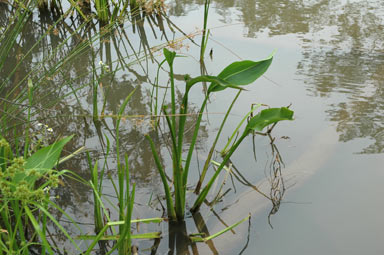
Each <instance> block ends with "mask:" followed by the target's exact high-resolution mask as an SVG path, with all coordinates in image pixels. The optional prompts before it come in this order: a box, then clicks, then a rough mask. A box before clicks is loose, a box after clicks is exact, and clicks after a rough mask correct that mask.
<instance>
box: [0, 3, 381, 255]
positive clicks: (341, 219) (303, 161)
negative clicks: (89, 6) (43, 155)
mask: <svg viewBox="0 0 384 255" xmlns="http://www.w3.org/2000/svg"><path fill="white" fill-rule="evenodd" d="M0 4H1V3H0ZM1 5H2V4H1ZM167 13H168V17H163V18H159V19H158V20H152V19H146V20H145V22H142V23H139V24H136V25H132V24H124V25H123V26H121V27H118V28H116V29H114V30H113V32H112V33H106V34H105V36H103V37H100V38H99V37H97V36H96V37H95V35H96V34H97V31H99V30H100V27H99V25H98V24H97V23H95V24H93V25H91V26H82V23H81V21H79V20H74V21H73V20H71V19H70V18H67V19H66V20H65V21H64V22H60V23H58V24H55V19H54V17H50V16H45V17H44V16H39V14H37V13H35V14H34V15H33V18H32V19H31V20H30V22H28V25H27V27H26V28H25V29H24V30H23V33H22V37H21V38H20V40H19V42H18V44H17V45H16V47H14V48H13V49H12V50H11V52H10V54H9V59H8V61H9V65H7V66H6V67H5V68H3V69H1V70H0V79H1V81H2V82H5V83H6V84H7V87H6V88H7V91H2V92H1V93H2V94H3V93H8V92H9V93H11V95H14V96H15V97H16V96H17V94H18V93H20V92H21V90H22V88H23V87H22V86H21V87H20V91H17V90H12V88H13V87H15V84H19V83H20V84H22V83H23V82H24V83H25V81H23V80H22V79H23V78H24V77H25V76H26V75H27V74H30V73H34V74H35V75H34V77H35V78H36V79H39V80H41V81H42V82H41V84H42V85H41V88H40V89H39V90H38V91H36V93H37V94H36V96H37V98H39V100H38V101H39V102H38V103H36V108H35V115H34V116H33V121H34V123H35V124H37V123H38V122H41V123H44V124H47V125H48V126H49V127H51V128H52V129H53V135H52V136H51V137H50V139H51V141H53V140H54V139H55V138H57V137H59V136H64V135H71V134H75V137H74V138H73V139H72V140H71V142H70V143H69V145H68V146H67V147H66V153H70V152H73V151H75V150H76V149H78V148H79V147H82V146H85V147H86V148H88V149H89V151H90V152H91V156H92V158H93V159H95V160H96V159H100V162H99V164H100V165H101V164H102V163H104V162H106V163H107V164H108V167H109V169H110V174H111V176H112V178H113V179H117V176H116V172H114V169H116V148H115V143H114V141H115V140H114V139H115V136H114V135H115V134H114V130H115V128H116V127H115V121H114V118H113V115H116V113H117V112H118V110H119V107H120V105H121V104H122V102H123V101H124V99H125V98H126V96H127V95H128V94H129V93H130V92H132V91H133V90H134V89H135V88H136V91H135V94H134V96H133V97H132V100H130V101H129V103H128V107H127V109H126V111H125V113H126V115H127V116H125V118H124V121H123V123H122V127H121V131H120V137H121V141H120V143H121V149H120V150H121V152H122V153H124V154H125V153H126V154H127V155H128V158H129V164H130V169H131V182H132V183H133V182H134V183H136V185H137V191H136V193H137V196H136V200H135V207H134V215H133V218H148V217H161V216H164V212H163V209H162V205H165V200H163V193H164V192H163V187H162V183H161V180H160V176H159V174H158V172H157V169H156V165H155V162H154V160H153V156H152V152H151V150H150V147H149V145H148V142H147V141H146V140H145V138H144V135H145V134H148V133H150V135H151V136H152V139H154V141H155V143H156V147H157V148H156V149H157V150H158V151H160V152H161V155H162V158H161V161H162V163H163V164H164V165H168V166H170V165H171V164H172V160H171V157H170V155H169V146H168V145H169V143H170V141H169V133H167V132H168V131H167V129H166V128H164V127H165V126H164V125H160V131H159V132H154V131H153V128H152V125H153V118H151V115H153V111H152V109H153V108H152V106H151V97H150V95H151V91H152V88H153V85H154V84H156V82H158V83H159V84H160V85H162V86H167V81H168V73H167V72H166V71H164V70H163V72H162V73H161V74H160V76H159V77H158V80H157V67H158V63H159V62H161V61H162V60H163V58H164V56H162V53H161V52H162V51H161V50H160V49H161V47H163V46H164V45H167V44H168V46H169V47H171V48H172V49H174V50H176V51H177V52H178V53H179V54H184V55H186V56H187V57H186V58H177V59H176V64H175V73H176V74H177V75H176V79H177V85H178V86H180V88H183V77H184V75H185V74H190V75H191V76H197V75H200V74H201V65H200V62H199V53H200V48H199V44H200V40H201V36H200V35H201V29H202V24H203V13H204V1H168V3H167ZM10 15H12V11H11V10H10V9H9V8H7V7H6V6H5V5H2V6H0V19H1V24H5V22H6V21H7V20H8V18H9V16H10ZM168 18H169V19H168ZM3 26H4V25H2V26H0V27H3ZM51 26H54V27H55V28H54V29H51V30H50V32H49V33H48V35H47V36H45V37H44V38H43V39H42V40H40V37H41V36H42V35H43V34H44V33H45V32H46V31H47V30H49V29H50V28H51ZM208 28H209V29H210V36H209V41H208V45H207V53H206V57H205V68H206V70H207V73H208V74H218V73H219V72H220V71H221V70H222V69H223V68H224V67H225V66H227V65H228V64H230V63H232V62H233V61H238V60H242V59H250V60H260V59H264V58H266V57H267V56H269V55H270V54H271V53H272V52H273V51H274V50H276V53H275V56H274V60H273V63H272V65H271V67H270V68H269V70H268V71H267V72H266V74H265V75H264V76H263V77H261V78H260V79H259V80H257V81H256V82H255V83H254V84H253V85H251V86H248V87H247V90H248V91H245V92H242V94H241V96H240V98H239V100H238V101H237V103H236V104H235V107H234V109H233V111H232V113H231V115H230V120H229V122H228V124H227V125H226V126H225V129H224V133H223V135H222V137H221V140H220V141H219V143H218V146H217V149H219V150H220V149H222V148H223V147H224V146H225V144H226V141H227V138H228V137H230V135H231V134H232V132H233V130H234V129H235V128H236V126H237V125H238V123H239V122H240V121H241V119H242V117H243V116H244V115H245V114H246V113H247V112H248V111H249V110H250V109H251V105H252V104H254V103H262V104H266V105H269V106H271V107H280V106H287V105H290V104H291V109H293V110H294V111H295V120H294V121H292V122H282V123H279V125H277V127H276V128H275V129H274V131H273V137H275V141H274V144H275V146H276V148H274V149H273V148H272V147H271V144H270V140H269V139H268V137H262V136H256V137H255V139H253V138H252V137H248V138H247V140H246V141H244V142H243V143H242V144H241V146H240V147H239V149H238V151H237V152H236V153H235V154H234V155H233V156H232V158H231V163H232V166H233V168H234V169H236V171H238V174H237V175H236V176H237V178H235V177H231V176H230V175H228V174H227V173H223V174H222V175H221V177H220V180H219V181H218V182H217V184H216V188H215V189H214V190H213V191H212V192H211V193H210V194H211V195H210V196H208V200H209V201H211V200H212V199H213V198H214V195H213V194H216V192H218V191H219V189H220V186H221V183H222V182H223V181H224V180H225V182H226V184H225V185H224V186H223V189H222V192H225V191H228V192H227V193H226V194H225V196H223V197H222V198H221V199H220V202H218V203H216V204H214V205H213V206H212V207H209V206H207V205H204V206H203V207H202V209H201V211H200V213H199V214H196V215H193V216H192V215H190V214H189V213H187V217H186V219H185V222H182V223H178V224H168V223H161V224H155V225H144V224H142V225H140V226H134V229H133V230H134V231H133V232H134V233H144V232H151V231H162V233H163V235H162V236H163V237H162V238H161V239H160V240H155V241H153V240H150V241H148V240H145V241H143V240H134V241H133V242H134V244H135V245H137V246H138V247H139V254H271V255H272V254H348V255H352V254H372V255H373V254H384V246H383V244H382V240H383V239H384V220H383V218H382V215H381V213H382V211H383V210H384V199H383V196H382V193H383V191H384V188H383V187H384V186H383V185H382V181H383V180H384V172H383V168H382V166H383V165H382V164H383V163H384V158H383V154H382V153H383V152H384V33H383V28H384V2H382V1H378V0H377V1H374V0H371V1H357V0H356V1H342V0H324V1H305V0H296V1H295V0H290V1H288V0H279V1H256V0H237V1H212V3H211V7H210V12H209V19H208ZM0 29H1V28H0ZM0 31H1V30H0ZM86 40H93V42H92V47H90V46H89V45H88V46H84V47H81V45H82V42H84V41H86ZM34 45H36V46H35V47H34ZM211 50H212V53H213V54H212V58H210V57H209V56H208V52H209V51H211ZM29 51H32V54H28V52H29ZM74 52H75V53H76V54H74V55H72V54H73V53H74ZM23 56H27V57H26V59H24V60H23V61H22V62H21V63H22V64H21V66H19V68H18V69H17V71H16V72H15V73H13V74H12V75H10V73H11V72H12V70H13V67H14V66H15V65H16V64H17V63H18V62H19V61H20V59H21V58H23ZM62 59H66V60H65V61H64V63H63V62H62V61H61V60H62ZM42 61H43V63H44V64H43V65H40V64H39V63H40V62H42ZM59 66H60V68H58V67H59ZM107 69H109V70H107ZM47 70H48V71H47ZM58 70H59V71H58ZM109 71H111V72H109ZM95 72H96V77H98V80H97V83H98V87H99V93H98V101H97V102H98V103H97V105H98V109H99V113H100V112H101V111H102V110H103V115H104V118H100V120H99V121H96V122H94V121H93V120H92V112H93V106H92V101H93V98H92V91H93V85H92V84H94V83H95ZM73 91H76V96H74V95H73ZM164 93H165V91H164V89H162V90H161V91H160V94H159V98H160V97H161V96H162V95H163V94H164ZM203 93H204V87H199V88H195V90H194V91H193V92H192V94H191V96H190V101H191V105H190V109H192V111H193V112H198V110H199V106H200V104H201V101H202V100H203V97H202V95H203ZM235 94H236V92H227V91H225V92H223V93H218V94H217V95H215V96H214V97H212V98H211V100H210V102H209V104H208V107H207V110H206V111H207V114H206V115H205V116H204V118H203V123H202V125H201V129H200V137H199V141H198V144H197V149H196V155H195V156H194V159H193V162H192V168H191V169H193V170H191V173H190V175H191V179H190V180H191V181H190V183H189V184H190V185H191V187H193V186H194V184H195V183H196V181H197V179H198V176H199V171H200V170H201V168H202V164H204V159H205V158H206V155H207V154H208V152H209V149H210V146H211V144H212V142H213V140H214V137H215V134H216V131H217V130H218V128H219V125H220V121H221V119H222V118H223V116H224V114H225V111H226V109H227V107H228V106H229V103H230V102H231V101H232V99H233V98H234V96H235ZM177 96H178V100H179V101H181V93H179V94H178V95H177ZM58 98H62V100H57V99H58ZM152 117H153V116H152ZM18 118H21V119H22V118H23V113H22V112H21V113H18V114H15V116H14V120H13V121H14V124H15V125H16V127H18V126H17V123H18ZM195 121H196V116H194V115H192V116H191V117H190V118H188V120H187V122H188V123H187V125H189V126H192V125H193V124H194V123H195ZM16 132H21V130H17V129H16ZM192 132H193V130H189V131H188V132H187V134H186V142H187V144H188V143H190V140H191V136H192ZM107 138H108V139H109V140H110V141H111V145H112V148H111V153H110V155H109V157H108V158H107V159H106V160H105V161H104V156H103V155H104V154H105V153H106V144H107ZM276 149H278V152H277V151H276ZM278 153H279V155H280V156H281V159H282V162H281V160H278V161H276V158H277V157H278V156H279V155H278ZM255 155H256V157H255ZM221 160H222V158H221V157H220V155H219V153H217V155H216V156H215V161H218V162H221ZM63 167H64V168H66V169H69V170H72V171H74V172H76V173H77V174H79V175H80V176H81V177H83V178H85V179H86V180H89V179H90V173H89V169H88V163H87V159H86V157H85V155H79V156H77V157H75V158H73V159H71V160H70V161H67V162H66V163H65V164H64V166H63ZM168 170H169V171H171V168H169V169H168ZM210 171H211V174H212V172H213V171H212V169H210ZM233 171H235V170H233ZM236 171H235V172H236ZM239 173H240V174H241V175H240V174H239ZM191 189H192V188H191ZM256 189H257V190H258V191H257V190H256ZM103 192H104V193H105V194H106V197H108V199H110V200H111V201H112V202H111V203H112V204H113V203H117V200H116V198H115V197H113V194H114V191H113V187H112V184H111V182H110V180H108V179H106V180H105V181H104V188H103ZM52 196H53V197H57V198H56V201H55V202H56V203H57V204H58V205H60V206H61V207H62V208H63V209H64V210H65V211H66V212H67V213H69V214H70V215H72V216H73V217H74V218H75V219H77V220H78V221H79V223H81V226H82V228H83V231H84V232H86V233H92V231H93V225H92V224H93V220H92V219H93V218H92V215H93V206H92V204H93V195H92V191H91V190H90V189H89V188H88V187H86V186H84V185H81V184H79V183H77V182H75V181H73V180H71V179H68V180H66V181H65V186H64V187H60V188H58V189H56V190H54V191H53V193H52ZM265 196H267V197H268V198H266V197H265ZM194 198H195V195H194V194H193V193H192V191H191V192H190V194H188V195H187V204H188V205H189V206H192V203H193V201H194ZM161 204H162V205H161ZM249 213H251V215H252V217H251V220H250V221H249V222H248V221H246V222H244V223H242V224H241V225H239V226H238V227H237V228H235V229H234V231H233V232H231V231H229V232H227V233H225V234H224V235H222V236H220V237H218V238H216V239H214V240H213V241H210V242H207V243H191V242H190V241H189V239H188V234H192V233H197V232H206V233H207V232H209V233H210V234H213V233H215V232H217V231H220V230H221V229H223V228H225V226H226V225H231V224H233V223H235V222H237V221H239V220H240V219H242V218H244V217H246V216H247V215H248V214H249ZM116 215H117V214H116V213H115V212H114V211H113V210H112V209H111V216H112V218H113V217H116ZM57 217H58V219H59V220H60V219H61V217H62V219H63V221H62V222H61V223H62V224H63V226H65V227H67V228H68V230H69V232H70V234H73V235H77V234H78V232H77V229H75V228H73V227H72V226H71V224H70V223H66V222H65V220H64V216H62V215H60V214H59V215H58V216H57ZM52 228H54V227H52ZM57 238H58V240H60V241H62V242H63V243H64V244H65V245H68V247H69V244H66V242H65V239H66V238H65V237H64V236H58V237H57Z"/></svg>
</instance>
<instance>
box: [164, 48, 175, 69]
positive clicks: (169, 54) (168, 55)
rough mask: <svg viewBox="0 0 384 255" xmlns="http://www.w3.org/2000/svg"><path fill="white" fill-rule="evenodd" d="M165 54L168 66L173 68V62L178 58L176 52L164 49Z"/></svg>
mask: <svg viewBox="0 0 384 255" xmlns="http://www.w3.org/2000/svg"><path fill="white" fill-rule="evenodd" d="M163 53H164V57H165V59H166V60H167V62H168V65H169V66H172V65H173V60H174V59H175V57H176V52H174V51H170V50H168V49H167V48H164V49H163Z"/></svg>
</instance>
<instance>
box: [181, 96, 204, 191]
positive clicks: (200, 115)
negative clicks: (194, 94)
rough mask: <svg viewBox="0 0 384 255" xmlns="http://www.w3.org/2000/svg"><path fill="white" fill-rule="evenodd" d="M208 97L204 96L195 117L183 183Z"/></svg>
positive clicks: (185, 181)
mask: <svg viewBox="0 0 384 255" xmlns="http://www.w3.org/2000/svg"><path fill="white" fill-rule="evenodd" d="M208 98H209V94H208V95H206V96H205V99H204V102H203V104H202V105H201V108H200V112H199V116H198V118H197V121H196V125H195V130H194V131H193V136H192V141H191V145H190V146H189V151H188V155H187V159H186V161H185V166H184V172H183V183H185V185H187V180H188V172H189V165H190V164H191V159H192V154H193V150H194V148H195V144H196V140H197V135H198V133H199V129H200V122H201V119H202V117H203V112H204V109H205V105H206V104H207V101H208Z"/></svg>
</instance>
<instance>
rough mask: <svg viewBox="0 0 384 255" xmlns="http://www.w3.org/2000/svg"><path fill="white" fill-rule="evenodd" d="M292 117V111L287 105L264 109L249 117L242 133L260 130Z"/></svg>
mask: <svg viewBox="0 0 384 255" xmlns="http://www.w3.org/2000/svg"><path fill="white" fill-rule="evenodd" d="M292 119H293V111H291V110H289V109H288V108H287V107H281V108H270V109H265V110H262V111H261V112H260V113H258V114H257V115H256V116H254V117H252V118H251V119H250V121H249V122H248V125H247V126H246V128H245V130H244V133H250V132H252V131H262V130H263V129H264V128H265V127H266V126H269V125H271V124H274V123H277V122H279V121H282V120H292Z"/></svg>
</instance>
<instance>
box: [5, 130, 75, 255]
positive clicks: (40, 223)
mask: <svg viewBox="0 0 384 255" xmlns="http://www.w3.org/2000/svg"><path fill="white" fill-rule="evenodd" d="M71 138H72V137H66V138H63V139H61V140H59V141H56V142H55V143H53V144H51V145H49V146H47V147H43V148H41V149H39V150H38V151H36V152H35V153H33V154H32V155H31V156H29V157H26V158H24V157H17V156H14V154H13V152H12V148H11V146H10V144H9V143H8V142H7V141H6V140H5V139H4V138H3V137H1V136H0V201H1V204H0V229H1V233H0V254H29V249H30V248H32V247H35V248H38V249H40V250H41V254H45V253H46V252H48V253H49V254H53V253H54V251H53V250H54V249H56V248H53V246H52V245H51V244H50V243H49V241H48V239H47V232H46V231H47V225H48V222H52V223H53V224H55V225H56V226H57V227H58V228H59V229H60V231H62V233H63V234H64V235H65V236H66V238H68V240H69V241H70V242H72V244H73V245H74V247H75V248H76V249H77V250H78V251H80V248H79V247H78V246H77V244H76V242H74V240H73V238H72V237H71V236H70V235H69V234H68V233H67V231H66V230H65V229H64V228H63V226H62V225H61V224H60V223H59V222H58V221H57V220H56V219H55V217H54V216H53V215H52V214H51V213H50V212H49V209H50V208H54V209H56V210H59V211H61V209H60V208H59V207H58V206H57V205H56V204H55V203H54V202H53V201H52V200H51V198H50V192H49V190H50V189H51V188H55V187H57V186H58V184H59V183H60V182H61V181H60V177H61V176H64V175H67V174H68V173H69V171H67V170H62V171H57V170H54V169H53V168H54V167H55V166H56V164H57V162H58V161H59V157H60V154H61V151H62V149H63V147H64V145H65V144H66V143H68V142H69V140H70V139H71ZM61 212H62V213H63V214H64V215H66V216H67V217H68V219H70V220H71V221H72V223H73V224H74V226H77V225H76V223H75V221H74V220H73V219H71V217H69V216H68V215H67V214H66V213H65V212H63V211H61ZM30 240H33V241H32V242H30Z"/></svg>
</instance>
